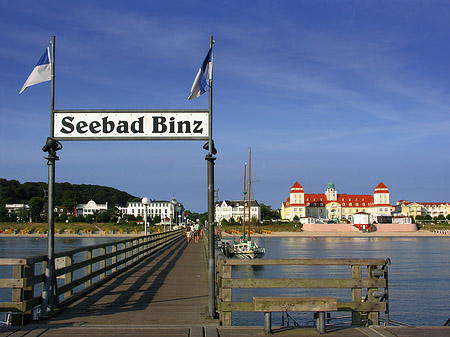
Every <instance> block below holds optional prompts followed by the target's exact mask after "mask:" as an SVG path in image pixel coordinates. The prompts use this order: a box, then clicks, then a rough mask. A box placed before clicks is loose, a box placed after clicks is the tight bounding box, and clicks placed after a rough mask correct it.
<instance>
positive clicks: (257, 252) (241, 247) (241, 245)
mask: <svg viewBox="0 0 450 337" xmlns="http://www.w3.org/2000/svg"><path fill="white" fill-rule="evenodd" d="M251 163H252V150H251V149H249V151H248V207H247V210H248V227H247V233H246V223H245V212H246V195H247V182H246V174H247V164H245V165H244V193H243V199H244V203H243V205H244V214H243V217H242V224H243V234H242V235H241V237H240V238H239V239H238V241H237V242H234V243H233V245H232V248H233V252H234V256H235V257H237V258H241V259H254V258H255V257H257V256H261V255H263V254H264V253H265V252H266V251H265V249H264V247H259V246H258V245H257V244H256V242H254V241H252V239H251V237H250V221H251V216H250V211H251V200H252V198H251V181H252V177H251V167H252V164H251Z"/></svg>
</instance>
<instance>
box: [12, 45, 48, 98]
mask: <svg viewBox="0 0 450 337" xmlns="http://www.w3.org/2000/svg"><path fill="white" fill-rule="evenodd" d="M51 78H52V65H51V63H50V47H47V50H46V51H45V53H44V54H43V55H42V56H41V58H40V59H39V61H38V63H37V64H36V66H35V67H34V69H33V71H32V72H31V74H30V76H28V78H27V80H26V81H25V84H24V85H23V87H22V90H20V92H19V95H20V94H21V93H22V92H23V91H24V90H25V89H26V88H28V87H30V86H32V85H35V84H38V83H42V82H46V81H50V80H51Z"/></svg>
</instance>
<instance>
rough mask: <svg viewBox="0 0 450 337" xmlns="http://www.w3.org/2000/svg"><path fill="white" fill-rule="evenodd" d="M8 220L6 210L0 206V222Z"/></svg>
mask: <svg viewBox="0 0 450 337" xmlns="http://www.w3.org/2000/svg"><path fill="white" fill-rule="evenodd" d="M7 221H9V214H8V210H7V209H6V208H5V207H4V206H0V222H7Z"/></svg>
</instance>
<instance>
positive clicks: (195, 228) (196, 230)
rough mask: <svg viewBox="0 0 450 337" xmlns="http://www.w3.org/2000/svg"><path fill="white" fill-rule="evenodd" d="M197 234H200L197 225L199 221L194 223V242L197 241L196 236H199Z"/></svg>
mask: <svg viewBox="0 0 450 337" xmlns="http://www.w3.org/2000/svg"><path fill="white" fill-rule="evenodd" d="M199 236H200V225H199V223H198V222H197V223H196V224H195V225H194V240H195V243H198V238H199Z"/></svg>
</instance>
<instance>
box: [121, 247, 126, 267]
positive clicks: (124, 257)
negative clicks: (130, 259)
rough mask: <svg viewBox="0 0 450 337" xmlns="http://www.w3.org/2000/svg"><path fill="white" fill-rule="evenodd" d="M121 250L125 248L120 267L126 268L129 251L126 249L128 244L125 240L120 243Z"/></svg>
mask: <svg viewBox="0 0 450 337" xmlns="http://www.w3.org/2000/svg"><path fill="white" fill-rule="evenodd" d="M120 248H121V250H123V253H122V255H121V258H120V262H121V263H120V268H125V267H126V266H127V264H126V262H124V261H125V260H126V258H127V253H126V252H125V249H126V248H127V244H126V243H125V242H124V243H122V244H121V245H120Z"/></svg>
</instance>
